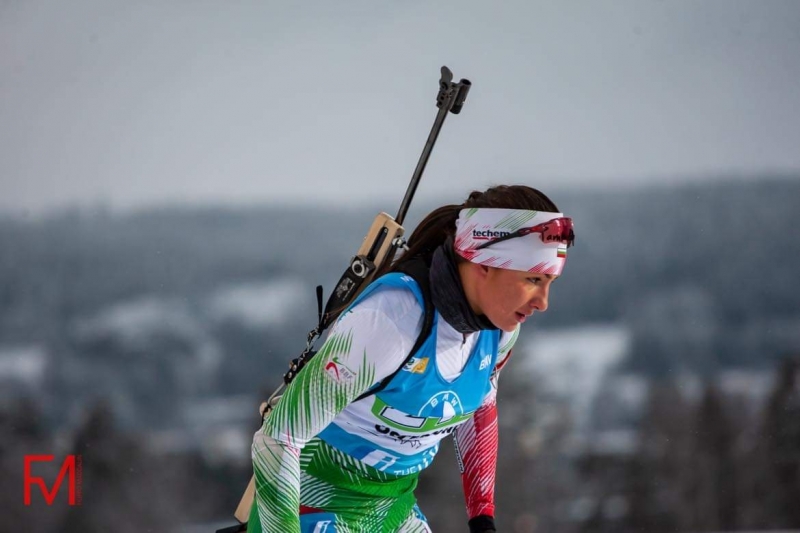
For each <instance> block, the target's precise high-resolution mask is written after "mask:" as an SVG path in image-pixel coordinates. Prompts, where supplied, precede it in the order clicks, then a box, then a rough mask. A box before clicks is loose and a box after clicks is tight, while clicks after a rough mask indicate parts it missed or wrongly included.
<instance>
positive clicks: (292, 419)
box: [264, 290, 422, 448]
mask: <svg viewBox="0 0 800 533" xmlns="http://www.w3.org/2000/svg"><path fill="white" fill-rule="evenodd" d="M401 292H402V293H407V294H408V296H410V298H411V299H412V300H413V302H416V300H415V299H414V296H413V294H411V293H410V292H408V291H401ZM407 304H408V302H407V300H406V299H405V294H398V293H397V291H396V290H386V291H378V292H377V293H376V294H375V295H370V297H369V298H366V299H364V300H363V302H360V303H359V305H357V306H355V307H353V309H352V310H351V311H348V312H347V313H345V314H344V315H342V316H341V317H340V319H339V320H338V321H337V322H336V324H335V325H334V326H333V327H332V328H331V331H330V334H329V336H328V338H327V339H326V340H325V342H324V343H323V344H322V346H321V347H320V349H319V351H318V352H317V354H316V355H315V356H314V357H313V358H312V359H311V360H310V361H309V362H308V363H307V364H306V365H305V367H304V368H303V370H301V371H300V372H299V373H298V374H297V376H296V377H295V379H294V381H292V383H291V384H290V385H289V386H288V387H287V389H286V392H285V393H284V395H283V397H282V398H281V400H280V402H278V405H277V406H276V407H275V408H274V410H273V411H272V412H271V413H270V414H269V416H268V417H267V419H266V421H265V425H264V429H265V431H267V432H268V433H269V434H270V435H271V436H272V437H273V438H274V439H276V440H278V441H281V442H283V443H285V444H287V445H291V446H295V447H300V448H301V447H303V446H304V445H305V444H306V442H308V441H309V440H310V439H311V438H313V437H314V436H315V435H317V434H318V433H319V432H321V431H322V430H323V429H324V428H325V427H326V426H327V425H328V424H329V423H330V422H331V421H332V420H333V418H334V417H335V416H336V415H337V414H338V413H339V412H341V411H342V410H343V409H344V408H345V407H346V406H347V405H348V404H349V403H350V402H352V401H353V400H355V399H356V398H358V396H360V395H361V394H363V393H364V392H366V391H367V390H368V389H369V388H371V387H372V386H373V385H375V384H376V383H378V382H380V381H381V380H382V379H383V378H384V377H386V376H388V375H390V374H391V373H392V372H394V370H396V369H397V367H399V366H400V365H401V364H402V362H403V361H404V360H405V357H406V355H407V353H408V351H409V350H410V349H411V347H412V345H413V342H414V340H415V339H416V337H415V336H414V330H415V329H416V330H417V331H418V328H417V322H419V321H420V320H421V317H422V312H421V308H419V306H417V309H418V314H419V317H416V315H415V314H414V312H413V308H412V307H410V306H408V305H407ZM417 318H418V319H417ZM419 327H421V325H420V326H419ZM409 330H410V333H411V334H410V335H409Z"/></svg>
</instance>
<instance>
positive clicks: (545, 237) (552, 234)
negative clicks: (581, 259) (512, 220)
mask: <svg viewBox="0 0 800 533" xmlns="http://www.w3.org/2000/svg"><path fill="white" fill-rule="evenodd" d="M530 233H538V234H539V237H540V238H541V239H542V242H543V243H545V244H547V243H551V242H558V243H561V244H566V245H567V248H569V247H570V246H572V245H573V244H575V232H574V231H573V228H572V219H571V218H567V217H561V218H554V219H553V220H548V221H547V222H542V223H541V224H537V225H535V226H532V227H530V228H520V229H518V230H517V231H515V232H513V233H509V234H508V235H503V236H502V237H498V238H496V239H492V240H491V241H488V242H485V243H483V244H481V245H480V246H478V247H477V248H475V249H476V250H483V249H484V248H487V247H489V246H491V245H493V244H497V243H498V242H502V241H507V240H509V239H515V238H517V237H522V236H524V235H528V234H530Z"/></svg>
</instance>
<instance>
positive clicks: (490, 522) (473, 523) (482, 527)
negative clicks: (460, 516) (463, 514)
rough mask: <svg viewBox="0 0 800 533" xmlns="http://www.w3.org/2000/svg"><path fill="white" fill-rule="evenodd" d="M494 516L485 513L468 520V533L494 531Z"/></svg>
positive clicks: (492, 532) (490, 532) (488, 532)
mask: <svg viewBox="0 0 800 533" xmlns="http://www.w3.org/2000/svg"><path fill="white" fill-rule="evenodd" d="M496 532H497V529H496V528H495V527H494V518H492V517H491V516H486V515H485V514H482V515H478V516H476V517H475V518H472V519H470V521H469V533H496Z"/></svg>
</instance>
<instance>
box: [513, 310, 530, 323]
mask: <svg viewBox="0 0 800 533" xmlns="http://www.w3.org/2000/svg"><path fill="white" fill-rule="evenodd" d="M516 315H517V322H519V323H520V324H522V323H523V322H525V319H527V318H528V316H529V315H525V314H522V313H519V312H517V313H516Z"/></svg>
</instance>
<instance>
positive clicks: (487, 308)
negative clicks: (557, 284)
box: [470, 265, 556, 332]
mask: <svg viewBox="0 0 800 533" xmlns="http://www.w3.org/2000/svg"><path fill="white" fill-rule="evenodd" d="M475 266H476V267H478V268H479V270H478V275H477V278H478V279H477V283H476V285H475V291H474V295H473V300H475V301H471V302H470V303H471V304H472V305H473V309H474V310H475V312H476V313H478V314H484V315H486V318H488V319H489V320H490V321H491V322H492V324H494V325H495V326H497V327H498V328H500V329H502V330H503V331H507V332H511V331H514V329H516V327H517V325H518V324H521V323H523V322H525V319H526V318H527V317H529V316H530V315H532V314H533V312H534V311H539V312H540V313H543V312H544V311H546V310H547V298H548V295H549V292H550V284H551V283H553V281H554V280H555V279H556V276H551V275H547V274H531V273H530V272H522V271H519V270H507V269H502V268H493V267H483V266H481V265H475Z"/></svg>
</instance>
